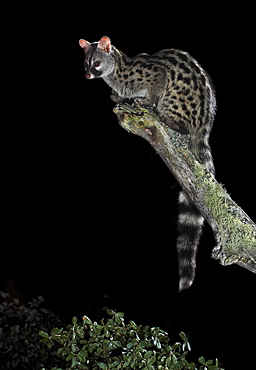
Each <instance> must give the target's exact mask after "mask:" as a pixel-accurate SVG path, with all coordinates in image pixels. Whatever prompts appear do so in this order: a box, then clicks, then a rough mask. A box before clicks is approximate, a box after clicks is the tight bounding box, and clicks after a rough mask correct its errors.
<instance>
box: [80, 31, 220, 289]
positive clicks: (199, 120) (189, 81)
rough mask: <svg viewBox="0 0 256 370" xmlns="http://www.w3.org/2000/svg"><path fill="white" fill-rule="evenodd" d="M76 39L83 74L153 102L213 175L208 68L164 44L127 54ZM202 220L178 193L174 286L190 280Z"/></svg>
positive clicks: (105, 40)
mask: <svg viewBox="0 0 256 370" xmlns="http://www.w3.org/2000/svg"><path fill="white" fill-rule="evenodd" d="M79 43H80V46H81V47H83V49H84V50H85V69H86V77H87V78H88V79H91V78H96V77H102V78H103V79H104V80H105V82H106V83H107V84H108V85H109V86H110V87H112V89H113V91H114V93H115V95H116V96H118V99H119V101H122V100H124V99H134V100H135V102H136V103H137V104H140V105H142V106H146V107H152V106H154V107H155V109H156V111H157V112H158V114H159V116H160V118H161V120H162V121H163V122H164V123H165V124H166V125H168V126H169V127H170V128H172V129H173V130H176V131H178V132H180V133H182V134H190V148H191V151H192V152H193V153H194V155H195V156H196V158H197V160H198V161H199V162H201V163H202V164H204V165H205V166H206V168H207V169H208V170H209V171H210V172H211V173H213V174H214V165H213V160H212V155H211V150H210V146H209V135H210V132H211V128H212V123H213V120H214V115H215V109H216V100H215V92H214V87H213V85H212V82H211V79H210V77H209V75H208V73H207V72H206V71H204V70H203V68H202V67H201V66H200V65H199V64H198V62H197V61H196V60H195V59H194V58H193V57H192V56H191V55H190V54H188V53H186V52H183V51H181V50H176V49H165V50H161V51H159V52H157V53H156V54H154V55H148V54H139V55H137V56H135V57H133V58H130V57H128V56H127V55H125V54H124V53H122V52H121V51H119V50H118V49H117V48H115V47H114V46H113V45H111V42H110V40H109V38H108V37H102V39H101V40H100V41H99V42H98V43H93V44H90V43H89V42H87V41H85V40H80V42H79ZM203 222H204V219H203V217H202V215H201V214H200V212H199V211H198V210H197V208H196V207H195V206H194V204H193V203H192V202H191V201H190V199H189V195H188V194H185V193H184V192H181V193H180V196H179V217H178V240H177V253H178V260H179V275H180V290H183V289H185V288H189V287H190V286H191V284H192V283H193V280H194V276H195V267H196V262H195V258H196V250H197V245H198V242H199V239H200V235H201V232H202V226H203Z"/></svg>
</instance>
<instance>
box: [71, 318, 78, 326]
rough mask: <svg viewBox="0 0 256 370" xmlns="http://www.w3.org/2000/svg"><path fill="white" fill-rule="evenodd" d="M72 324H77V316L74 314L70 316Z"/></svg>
mask: <svg viewBox="0 0 256 370" xmlns="http://www.w3.org/2000/svg"><path fill="white" fill-rule="evenodd" d="M72 324H73V325H76V324H77V317H76V316H74V317H73V318H72Z"/></svg>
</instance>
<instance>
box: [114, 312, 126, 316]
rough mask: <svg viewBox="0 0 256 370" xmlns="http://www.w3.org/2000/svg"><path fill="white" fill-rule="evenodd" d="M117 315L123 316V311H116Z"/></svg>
mask: <svg viewBox="0 0 256 370" xmlns="http://www.w3.org/2000/svg"><path fill="white" fill-rule="evenodd" d="M116 314H117V316H118V317H124V313H123V312H117V313H116Z"/></svg>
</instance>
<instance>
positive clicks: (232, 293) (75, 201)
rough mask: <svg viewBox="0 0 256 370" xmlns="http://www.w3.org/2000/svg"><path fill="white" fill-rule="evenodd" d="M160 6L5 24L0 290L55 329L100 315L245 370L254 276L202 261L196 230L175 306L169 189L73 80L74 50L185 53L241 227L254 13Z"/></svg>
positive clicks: (249, 184)
mask: <svg viewBox="0 0 256 370" xmlns="http://www.w3.org/2000/svg"><path fill="white" fill-rule="evenodd" d="M166 5H167V4H165V3H157V4H152V5H150V4H148V5H147V6H146V5H145V6H144V7H140V8H139V7H138V4H137V6H136V4H131V3H129V5H128V4H122V3H120V4H116V5H114V4H113V5H109V4H98V3H95V4H92V3H90V4H87V5H85V6H84V7H79V6H77V7H72V8H71V7H70V6H69V5H63V4H62V5H61V6H60V7H59V8H58V9H52V8H51V7H46V6H43V5H42V6H37V7H36V8H34V9H31V8H29V9H24V7H22V8H21V9H20V11H21V12H22V13H21V14H23V15H24V14H26V16H25V17H23V16H22V17H21V18H20V19H13V21H11V22H10V23H9V25H8V29H7V34H8V36H9V37H10V41H7V43H6V44H7V52H6V53H5V56H4V62H5V63H6V65H7V66H8V67H9V68H8V69H6V72H5V69H4V70H3V75H2V78H3V79H6V78H7V85H6V87H5V88H4V89H5V91H4V93H5V97H6V100H5V101H6V103H5V104H4V108H6V109H7V113H8V115H5V116H3V121H4V124H3V126H4V128H5V129H6V133H5V134H4V136H3V141H4V143H3V144H4V154H3V176H2V181H3V183H4V191H3V193H2V194H3V200H4V202H3V203H4V207H3V213H4V222H3V231H4V232H3V236H4V238H3V240H4V242H3V244H2V268H1V273H0V276H1V286H0V289H2V290H3V289H4V288H5V286H6V284H7V283H8V282H9V281H10V280H11V279H15V283H16V285H17V286H18V289H19V290H20V291H21V292H22V294H23V296H24V297H25V299H26V300H29V299H31V298H32V297H34V296H36V295H43V297H44V298H45V299H46V300H47V301H48V302H49V303H50V304H51V307H52V309H53V310H55V311H56V312H57V313H59V314H60V315H63V316H64V317H65V318H66V319H67V320H70V318H71V317H72V316H74V315H76V316H79V317H81V316H82V315H83V314H86V315H88V316H90V317H91V318H92V319H98V318H99V317H98V316H100V313H101V312H100V310H101V309H102V307H104V306H105V307H106V306H108V307H110V308H112V309H116V310H118V311H123V312H125V318H126V319H127V320H131V319H132V320H134V321H135V322H136V323H137V324H144V325H151V326H160V327H161V328H163V329H165V330H167V331H168V332H169V334H170V337H171V339H172V341H173V342H174V341H176V340H178V333H179V332H180V331H184V332H185V333H187V334H188V335H189V338H190V343H191V346H192V350H193V360H196V358H197V357H198V356H199V355H203V356H205V357H206V358H207V359H209V358H216V357H218V358H219V360H220V361H221V362H222V364H223V367H225V369H245V368H246V366H245V364H247V366H248V367H250V365H251V360H252V357H253V354H252V350H253V347H254V346H255V329H256V325H255V283H256V277H255V275H253V274H252V273H251V272H249V271H247V270H245V269H243V268H241V267H238V266H235V265H234V266H228V267H223V266H221V265H219V263H218V262H217V261H215V260H213V259H211V251H212V248H213V247H214V245H215V240H214V238H213V234H212V232H211V229H210V228H209V227H208V226H206V227H205V229H204V234H203V237H202V240H201V243H200V246H199V252H198V258H197V272H196V280H195V282H194V284H193V286H192V287H191V288H190V289H189V290H187V291H184V292H182V293H178V271H177V257H176V251H175V240H176V237H177V233H176V222H177V195H178V192H179V186H178V185H177V183H176V181H175V179H174V178H173V176H172V175H171V173H170V172H169V171H168V169H167V167H166V166H165V165H164V163H163V162H162V160H161V159H160V157H159V156H158V155H157V154H156V152H155V151H154V150H153V149H152V148H151V147H150V145H149V144H148V143H147V142H146V141H144V140H143V139H142V138H140V137H137V136H134V135H131V134H128V133H127V132H126V131H125V130H124V129H122V128H121V127H120V126H119V125H118V122H117V119H116V116H115V115H114V113H113V112H112V108H113V106H114V104H113V102H112V101H111V100H110V98H109V95H110V88H109V87H108V86H107V85H106V84H105V83H104V81H103V80H101V79H99V80H92V81H88V80H86V79H85V77H84V67H83V62H84V53H83V50H82V49H81V48H80V47H79V45H78V40H79V39H80V38H84V39H86V40H88V41H90V42H94V41H98V40H99V39H100V38H101V37H102V36H108V37H110V39H111V41H112V43H113V44H114V45H115V46H116V47H117V48H119V49H120V50H122V51H123V52H125V53H126V54H128V55H129V56H133V55H136V54H137V53H140V52H147V53H155V52H157V51H158V50H160V49H162V48H173V47H174V48H177V49H181V50H185V51H188V52H189V53H190V54H191V55H192V56H193V57H195V58H196V59H197V60H198V61H199V63H200V64H201V65H202V66H203V67H204V68H205V69H206V70H207V71H208V72H209V74H210V76H211V77H212V80H213V82H214V85H215V87H216V94H217V104H218V111H217V116H216V120H215V124H214V128H213V132H212V135H211V147H212V152H213V156H214V160H215V166H216V172H217V175H216V176H217V179H218V181H219V182H221V183H222V184H224V185H225V188H226V189H227V191H228V192H229V193H230V194H231V196H232V198H233V199H234V200H235V201H236V202H237V203H238V204H239V206H240V207H241V208H243V209H244V211H245V212H246V213H247V214H248V215H249V216H250V217H251V218H252V219H254V220H255V219H256V211H255V179H254V177H255V171H254V169H255V163H254V162H255V161H254V159H255V148H254V146H255V133H254V121H255V118H254V110H255V109H254V108H255V89H254V86H255V56H254V54H255V51H254V44H255V37H254V32H255V29H254V26H253V19H252V14H253V12H254V10H253V9H249V8H238V7H237V8H235V7H234V4H233V6H232V9H229V8H225V9H222V8H221V7H220V6H219V7H218V8H216V7H214V6H213V4H212V5H211V6H212V8H210V6H208V9H206V8H202V4H201V5H199V4H198V5H197V4H193V6H190V7H189V6H188V5H186V4H181V5H180V6H176V7H174V6H173V4H169V6H168V7H167V8H166ZM18 13H19V9H17V14H18ZM28 14H29V15H28ZM4 41H6V40H4ZM248 367H247V368H248ZM250 368H251V367H250Z"/></svg>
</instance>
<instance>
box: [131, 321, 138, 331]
mask: <svg viewBox="0 0 256 370" xmlns="http://www.w3.org/2000/svg"><path fill="white" fill-rule="evenodd" d="M130 325H131V326H132V327H133V329H137V325H136V324H135V322H134V321H130Z"/></svg>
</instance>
